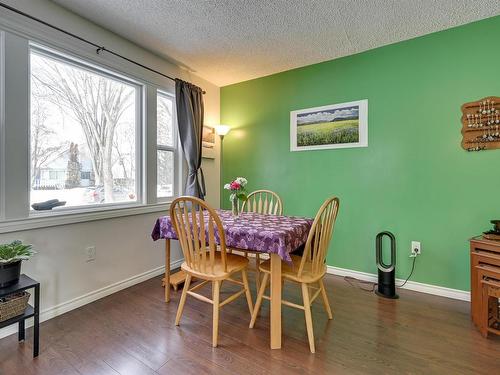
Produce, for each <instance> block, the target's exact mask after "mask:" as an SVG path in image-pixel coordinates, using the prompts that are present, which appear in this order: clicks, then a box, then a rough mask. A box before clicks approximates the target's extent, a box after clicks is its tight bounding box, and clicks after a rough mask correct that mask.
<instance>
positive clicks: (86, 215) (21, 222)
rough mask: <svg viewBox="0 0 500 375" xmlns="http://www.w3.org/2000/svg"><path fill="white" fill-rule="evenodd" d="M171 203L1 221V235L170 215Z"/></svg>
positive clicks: (55, 213)
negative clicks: (78, 224)
mask: <svg viewBox="0 0 500 375" xmlns="http://www.w3.org/2000/svg"><path fill="white" fill-rule="evenodd" d="M169 208H170V202H162V203H157V204H150V205H135V206H128V207H120V208H117V207H108V208H101V209H99V210H96V209H87V210H78V211H71V210H65V211H61V212H57V211H53V212H50V213H35V214H32V215H31V216H30V217H29V218H26V219H18V220H8V221H0V234H1V233H11V232H19V231H23V230H29V229H37V228H47V227H55V226H60V225H68V224H75V223H83V222H86V221H95V220H105V219H112V218H117V217H124V216H133V215H142V214H148V213H153V212H163V215H168V210H169Z"/></svg>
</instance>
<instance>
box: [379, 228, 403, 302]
mask: <svg viewBox="0 0 500 375" xmlns="http://www.w3.org/2000/svg"><path fill="white" fill-rule="evenodd" d="M384 236H387V237H389V239H390V241H391V261H390V262H389V264H386V263H384V260H383V257H382V238H383V237H384ZM376 258H377V268H378V286H377V290H376V291H375V293H377V294H378V295H379V296H381V297H385V298H392V299H396V298H399V296H398V295H397V294H396V238H395V237H394V234H392V233H391V232H387V231H385V232H380V233H379V234H377V239H376Z"/></svg>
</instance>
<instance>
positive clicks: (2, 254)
mask: <svg viewBox="0 0 500 375" xmlns="http://www.w3.org/2000/svg"><path fill="white" fill-rule="evenodd" d="M34 254H35V252H34V251H33V249H32V245H28V244H23V243H22V242H21V241H19V240H16V241H12V242H11V243H8V244H2V245H0V288H5V287H8V286H10V285H14V284H16V283H17V282H18V281H19V277H20V275H21V263H22V261H23V260H28V259H30V258H31V257H32V256H33V255H34Z"/></svg>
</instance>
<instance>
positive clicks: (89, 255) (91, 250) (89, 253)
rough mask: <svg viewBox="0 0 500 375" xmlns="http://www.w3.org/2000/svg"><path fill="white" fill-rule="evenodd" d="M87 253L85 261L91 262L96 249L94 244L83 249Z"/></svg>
mask: <svg viewBox="0 0 500 375" xmlns="http://www.w3.org/2000/svg"><path fill="white" fill-rule="evenodd" d="M85 251H86V254H87V262H92V261H94V260H95V256H96V250H95V246H89V247H87V248H86V249H85Z"/></svg>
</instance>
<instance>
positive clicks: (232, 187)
mask: <svg viewBox="0 0 500 375" xmlns="http://www.w3.org/2000/svg"><path fill="white" fill-rule="evenodd" d="M247 183H248V181H247V179H246V178H245V177H237V178H236V179H234V180H233V181H231V182H230V183H229V184H225V185H224V189H226V190H229V191H230V192H231V194H230V196H229V200H230V201H231V209H232V212H233V215H234V216H238V215H239V214H240V205H239V204H238V200H241V201H246V200H247V192H246V190H245V186H246V185H247Z"/></svg>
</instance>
